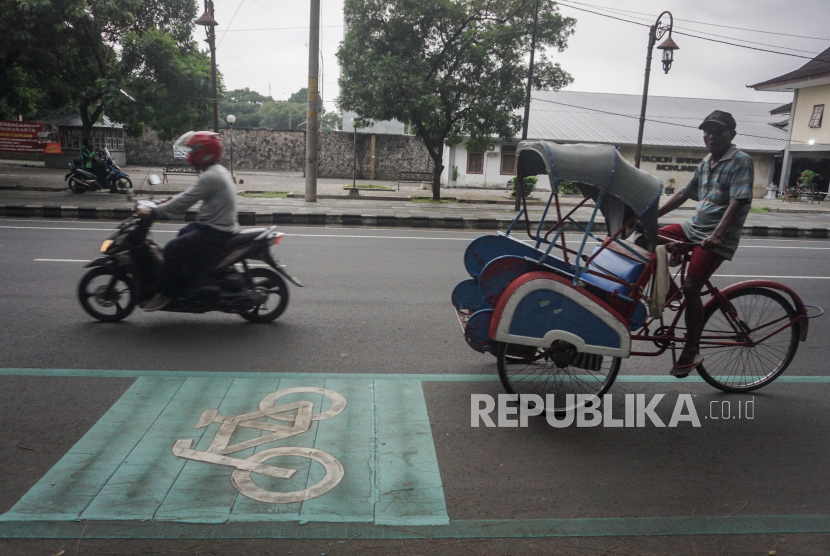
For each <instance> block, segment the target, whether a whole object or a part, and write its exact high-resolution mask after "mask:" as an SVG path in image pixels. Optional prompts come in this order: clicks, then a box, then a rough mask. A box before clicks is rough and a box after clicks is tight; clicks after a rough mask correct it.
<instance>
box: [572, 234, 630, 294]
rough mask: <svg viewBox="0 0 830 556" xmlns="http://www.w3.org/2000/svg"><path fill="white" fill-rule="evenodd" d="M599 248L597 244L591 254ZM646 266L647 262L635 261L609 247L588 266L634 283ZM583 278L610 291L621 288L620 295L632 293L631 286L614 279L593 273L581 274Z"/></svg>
mask: <svg viewBox="0 0 830 556" xmlns="http://www.w3.org/2000/svg"><path fill="white" fill-rule="evenodd" d="M599 249H600V246H599V245H597V246H596V247H595V248H594V250H593V251H592V252H591V256H593V255H594V254H595V253H596V252H597V251H599ZM645 267H646V264H645V263H644V262H642V261H635V260H634V259H630V258H628V257H626V256H624V255H620V254H619V253H615V252H614V251H611V250H610V249H607V248H606V249H603V250H602V251H601V252H600V253H599V255H597V257H596V258H595V259H594V260H593V261H591V264H589V265H588V268H589V269H590V270H593V271H594V272H599V273H602V274H612V275H613V276H616V277H617V278H620V279H621V280H625V281H626V282H632V283H633V282H636V281H637V279H638V278H640V275H641V274H642V273H643V269H645ZM581 278H582V279H583V280H585V281H586V282H588V283H589V284H593V285H595V286H597V287H598V288H601V289H603V290H605V291H607V292H608V293H614V291H615V290H619V293H620V295H626V296H627V295H628V294H629V293H631V288H630V287H628V286H623V285H622V284H618V283H616V282H614V281H612V280H606V279H605V278H601V277H599V276H594V275H593V274H587V273H585V274H583V275H582V276H581Z"/></svg>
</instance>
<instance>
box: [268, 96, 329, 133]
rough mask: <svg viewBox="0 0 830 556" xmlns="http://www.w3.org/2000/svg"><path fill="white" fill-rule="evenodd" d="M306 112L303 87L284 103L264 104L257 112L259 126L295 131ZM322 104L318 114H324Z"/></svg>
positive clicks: (306, 103) (305, 116)
mask: <svg viewBox="0 0 830 556" xmlns="http://www.w3.org/2000/svg"><path fill="white" fill-rule="evenodd" d="M307 110H308V88H307V87H303V88H302V89H300V90H299V91H297V92H296V93H294V94H292V95H291V96H290V97H288V100H286V101H276V102H265V103H263V104H262V106H260V108H259V110H258V111H257V113H258V115H259V118H260V125H262V126H263V127H273V128H276V129H297V128H298V127H299V126H300V125H301V124H302V123H303V122H305V121H306V118H307V113H306V112H307ZM324 113H325V109H324V108H323V104H322V102H321V103H320V114H324Z"/></svg>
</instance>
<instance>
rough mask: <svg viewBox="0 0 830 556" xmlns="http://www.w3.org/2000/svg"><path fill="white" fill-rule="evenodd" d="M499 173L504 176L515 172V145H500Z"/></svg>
mask: <svg viewBox="0 0 830 556" xmlns="http://www.w3.org/2000/svg"><path fill="white" fill-rule="evenodd" d="M501 173H502V175H505V176H512V175H514V174H515V173H516V145H502V146H501Z"/></svg>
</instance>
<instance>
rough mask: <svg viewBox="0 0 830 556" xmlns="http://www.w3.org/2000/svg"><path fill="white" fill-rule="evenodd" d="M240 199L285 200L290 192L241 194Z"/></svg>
mask: <svg viewBox="0 0 830 556" xmlns="http://www.w3.org/2000/svg"><path fill="white" fill-rule="evenodd" d="M239 196H240V197H252V198H254V199H285V198H286V197H287V196H288V191H252V192H249V193H240V194H239Z"/></svg>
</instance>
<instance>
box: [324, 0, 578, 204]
mask: <svg viewBox="0 0 830 556" xmlns="http://www.w3.org/2000/svg"><path fill="white" fill-rule="evenodd" d="M534 6H535V3H534V2H528V1H527V0H500V1H498V2H486V3H480V2H470V1H469V0H417V1H416V0H390V1H388V2H377V1H375V0H346V1H345V4H344V17H345V21H346V24H347V25H348V27H349V32H348V34H347V35H346V38H345V40H344V41H343V43H341V46H340V49H339V50H338V52H337V57H338V59H339V60H340V67H341V76H340V98H339V105H340V106H341V107H342V108H344V109H346V110H351V111H354V112H356V113H357V114H359V115H360V118H358V121H357V122H356V124H357V125H358V126H360V125H365V124H364V123H365V122H366V121H369V120H374V121H382V120H390V119H393V118H395V119H397V120H399V121H402V122H408V123H410V124H412V125H413V126H414V128H415V134H416V135H417V136H418V137H419V138H420V139H421V141H422V142H423V143H424V146H425V147H426V148H427V150H428V151H429V154H430V156H431V158H432V160H433V163H434V164H435V167H436V168H437V169H438V170H439V171H438V172H436V173H435V179H434V181H433V198H434V199H439V198H440V185H439V183H440V182H439V179H440V170H443V168H444V166H443V150H444V146H445V145H453V144H458V143H459V142H460V141H461V140H462V138H464V137H470V138H471V139H472V140H473V141H474V142H476V141H490V140H491V138H492V137H493V136H497V137H501V138H504V139H510V138H512V137H514V136H515V135H516V134H517V132H518V131H519V129H520V127H521V116H519V115H517V112H516V111H517V109H519V108H521V107H522V106H523V105H524V95H525V84H526V76H527V54H528V52H529V47H530V35H531V30H532V26H533V11H534ZM574 23H575V21H574V20H573V19H570V18H565V17H563V16H562V15H561V14H560V13H559V12H558V10H557V7H556V5H555V4H554V3H552V2H542V3H541V4H540V12H539V25H538V32H537V53H536V61H535V67H534V76H533V86H534V88H536V89H554V90H555V89H559V88H560V87H562V86H564V85H567V84H568V83H570V82H571V81H572V79H571V76H570V75H569V74H568V73H567V72H565V71H564V70H563V69H562V68H561V67H560V66H559V65H558V64H555V63H553V62H552V61H551V59H550V58H549V57H548V54H547V52H550V51H559V52H561V51H563V50H564V49H565V47H566V45H567V38H568V36H569V35H570V34H571V33H572V32H573V25H574Z"/></svg>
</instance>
